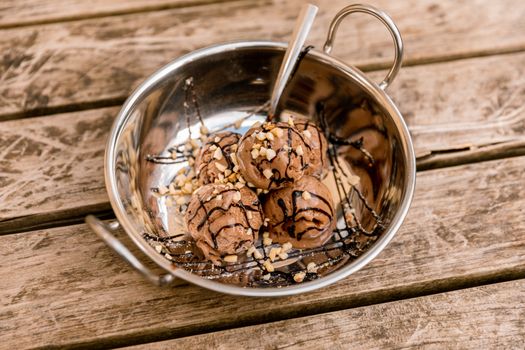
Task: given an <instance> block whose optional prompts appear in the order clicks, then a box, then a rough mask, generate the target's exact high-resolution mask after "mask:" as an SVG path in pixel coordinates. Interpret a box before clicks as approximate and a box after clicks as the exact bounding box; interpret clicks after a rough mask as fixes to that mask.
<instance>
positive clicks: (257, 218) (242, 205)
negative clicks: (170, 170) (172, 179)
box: [185, 184, 263, 265]
mask: <svg viewBox="0 0 525 350" xmlns="http://www.w3.org/2000/svg"><path fill="white" fill-rule="evenodd" d="M185 221H186V226H187V228H188V231H189V232H190V234H191V236H192V237H193V239H194V240H195V242H196V245H197V246H198V247H199V248H200V249H201V251H202V253H203V254H204V256H205V257H206V258H207V259H208V260H211V261H212V262H213V263H214V264H216V265H221V264H222V262H223V261H225V262H230V263H232V262H236V261H237V256H238V255H239V254H241V253H244V252H245V251H247V250H248V249H249V248H250V247H251V246H253V244H254V242H255V241H256V240H257V238H258V233H259V228H260V227H261V225H262V224H263V217H262V210H261V204H260V202H259V199H258V198H257V196H256V194H255V193H254V192H253V191H252V190H250V189H248V188H246V187H243V188H241V189H238V188H235V187H233V186H232V185H231V184H228V185H223V184H207V185H204V186H202V187H201V188H199V189H198V190H197V191H196V192H195V193H194V194H193V196H192V198H191V201H190V203H189V205H188V210H187V211H186V215H185Z"/></svg>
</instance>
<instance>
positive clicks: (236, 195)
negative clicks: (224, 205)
mask: <svg viewBox="0 0 525 350" xmlns="http://www.w3.org/2000/svg"><path fill="white" fill-rule="evenodd" d="M232 199H233V201H234V202H235V203H237V202H238V201H240V200H241V192H239V191H237V192H235V193H234V194H233V197H232Z"/></svg>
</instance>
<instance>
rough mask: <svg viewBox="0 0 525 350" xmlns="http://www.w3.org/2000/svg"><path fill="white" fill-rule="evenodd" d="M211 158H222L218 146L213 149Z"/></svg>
mask: <svg viewBox="0 0 525 350" xmlns="http://www.w3.org/2000/svg"><path fill="white" fill-rule="evenodd" d="M213 158H215V159H217V160H221V159H222V151H221V149H220V148H217V149H216V150H215V152H214V153H213Z"/></svg>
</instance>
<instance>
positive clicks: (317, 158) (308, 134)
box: [295, 120, 328, 178]
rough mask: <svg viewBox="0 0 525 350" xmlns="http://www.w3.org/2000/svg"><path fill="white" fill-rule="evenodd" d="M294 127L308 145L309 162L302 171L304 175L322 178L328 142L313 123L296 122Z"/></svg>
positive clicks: (325, 166) (326, 158) (326, 161)
mask: <svg viewBox="0 0 525 350" xmlns="http://www.w3.org/2000/svg"><path fill="white" fill-rule="evenodd" d="M295 127H296V128H297V130H299V131H300V132H301V134H302V135H303V136H304V141H305V143H306V144H307V145H308V147H307V148H308V150H309V153H308V156H309V159H310V160H309V162H308V167H307V168H306V169H305V170H304V174H305V175H312V176H315V177H317V178H322V176H323V173H324V172H325V171H326V169H327V167H328V155H327V149H328V142H327V141H326V137H325V136H324V134H323V132H322V131H321V129H319V128H318V127H317V126H316V125H315V124H314V123H312V122H310V121H307V120H296V121H295Z"/></svg>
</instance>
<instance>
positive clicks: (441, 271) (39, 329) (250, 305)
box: [0, 157, 525, 348]
mask: <svg viewBox="0 0 525 350" xmlns="http://www.w3.org/2000/svg"><path fill="white" fill-rule="evenodd" d="M524 166H525V157H518V158H510V159H505V160H498V161H492V162H484V163H478V164H472V165H466V166H460V167H453V168H445V169H440V170H433V171H428V172H424V173H422V174H421V175H420V176H419V177H418V183H417V190H416V194H415V198H414V202H413V205H412V207H411V210H410V212H409V215H408V217H407V220H406V221H405V223H404V224H403V226H402V228H401V230H400V232H399V233H398V234H397V235H396V237H394V239H393V241H392V242H391V243H390V244H389V246H388V247H387V248H386V249H385V250H384V251H383V252H382V253H381V254H380V255H379V256H378V257H377V258H376V259H375V260H374V261H373V262H372V263H370V264H369V265H368V266H366V267H365V268H363V269H362V270H361V271H359V272H357V273H355V274H354V275H352V276H350V277H348V278H346V279H344V280H343V281H340V282H339V283H336V284H334V285H332V286H330V287H329V288H325V289H322V290H318V291H315V292H312V293H308V294H304V295H299V296H294V297H286V298H280V299H278V300H275V299H272V300H269V299H261V298H242V297H231V296H227V295H220V294H218V293H215V292H211V291H207V290H204V289H201V288H198V287H194V286H191V285H179V286H177V287H174V288H157V287H154V286H151V285H149V284H148V283H147V282H145V281H143V280H142V278H141V277H140V276H139V275H138V274H136V273H135V272H133V271H131V270H130V268H128V267H127V265H126V264H125V263H124V262H122V261H121V260H120V259H119V258H118V257H117V256H116V255H114V254H113V253H111V252H110V250H109V248H107V247H105V246H104V244H103V243H102V242H101V241H99V239H98V238H97V237H96V236H95V234H93V233H92V232H89V230H88V229H87V227H86V226H85V225H78V226H70V227H62V228H55V229H49V230H44V231H38V232H27V233H19V234H12V235H6V236H0V258H1V259H2V264H1V266H0V281H2V283H3V285H2V288H0V301H1V303H2V307H1V308H0V327H1V331H0V348H11V347H12V345H13V344H14V343H13V342H14V339H16V342H17V346H18V347H22V348H23V347H30V346H32V347H37V346H52V345H53V346H62V345H68V346H72V345H77V346H78V345H84V346H87V345H99V346H117V345H126V344H128V345H129V344H136V343H138V342H147V341H154V340H162V339H167V338H174V337H180V336H186V335H194V334H198V333H203V332H211V331H216V330H223V329H226V328H231V327H240V326H247V325H253V324H261V323H265V322H269V321H277V320H281V319H283V318H292V317H299V316H307V315H313V314H318V313H321V312H328V311H335V310H341V309H346V308H350V307H355V306H362V305H368V304H372V303H378V302H384V301H389V300H394V299H399V298H407V297H413V296H420V295H425V294H429V293H435V292H439V291H446V290H451V289H458V288H464V287H468V286H473V285H478V284H483V283H490V282H495V281H498V280H505V279H515V278H524V277H525V236H524V235H523V232H524V230H525V222H524V221H523V216H524V214H525V209H524V208H525V183H524V182H523V181H522V180H523V175H522V174H523V167H524ZM119 236H120V237H122V236H123V235H122V234H120V235H119ZM421 326H422V327H424V326H425V325H424V324H422V325H421ZM395 329H396V328H395V327H392V328H391V331H392V330H395ZM385 332H386V330H385Z"/></svg>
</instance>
